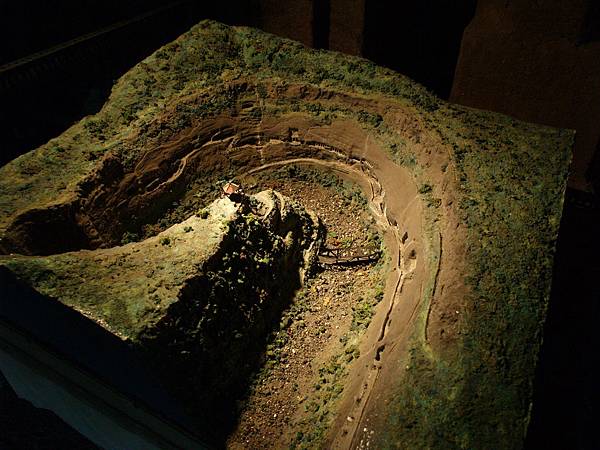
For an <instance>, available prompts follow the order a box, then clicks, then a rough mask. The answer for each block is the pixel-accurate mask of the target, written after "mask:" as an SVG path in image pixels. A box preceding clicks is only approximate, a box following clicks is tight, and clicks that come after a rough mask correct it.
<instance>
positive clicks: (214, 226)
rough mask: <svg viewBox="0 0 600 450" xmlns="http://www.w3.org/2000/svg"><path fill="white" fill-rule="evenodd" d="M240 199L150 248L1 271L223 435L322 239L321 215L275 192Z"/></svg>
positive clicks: (24, 260)
mask: <svg viewBox="0 0 600 450" xmlns="http://www.w3.org/2000/svg"><path fill="white" fill-rule="evenodd" d="M235 197H236V200H237V202H235V201H232V200H231V199H230V198H228V197H224V198H221V199H219V200H216V201H215V202H214V203H212V204H211V205H210V206H209V207H207V208H205V209H202V210H201V211H199V212H198V214H197V215H193V216H191V217H189V218H188V219H187V220H185V221H183V222H181V223H179V224H177V225H174V226H172V227H170V228H168V229H167V230H165V231H164V232H162V233H160V234H158V235H156V236H154V237H151V238H149V239H146V240H144V241H141V242H135V243H130V244H126V245H123V246H118V247H113V248H110V249H100V250H92V251H88V250H82V251H77V252H69V253H62V254H59V255H52V256H46V257H42V256H21V255H13V256H0V266H3V267H5V268H8V269H9V270H10V271H11V272H12V273H13V274H14V275H15V276H16V278H17V279H18V280H20V281H21V282H25V283H26V284H28V285H30V286H31V287H33V288H34V289H35V290H36V291H38V292H39V293H41V294H43V295H44V296H45V297H46V298H47V299H48V301H49V302H60V303H62V304H64V305H66V306H69V307H71V308H73V309H74V310H76V311H78V312H79V313H81V314H82V315H84V316H86V317H87V318H89V319H90V320H92V321H93V322H96V323H97V324H99V325H101V326H102V327H104V328H105V329H106V330H107V331H108V332H110V333H112V334H113V335H116V336H118V337H119V338H120V339H121V340H123V341H125V342H127V343H129V344H130V345H131V346H133V347H134V348H135V349H136V350H137V351H138V353H139V354H141V355H142V356H143V357H144V359H146V360H147V361H149V362H150V365H151V366H152V367H154V370H156V372H157V373H159V374H160V376H159V378H161V379H162V380H163V382H164V383H165V385H166V386H167V388H169V390H170V391H171V392H172V393H174V394H175V396H176V397H177V398H178V399H180V400H183V401H184V403H187V406H188V407H189V410H190V412H191V414H193V415H198V416H200V418H201V419H202V420H201V421H200V423H203V424H205V425H206V424H212V426H215V425H214V418H215V417H216V418H219V417H221V416H220V414H221V413H224V411H223V410H224V409H225V408H227V407H231V403H232V402H233V401H234V400H235V399H236V396H237V395H239V394H240V391H242V390H243V386H245V383H246V379H245V377H247V376H248V375H249V374H250V371H251V370H253V369H255V361H256V359H257V358H258V357H259V356H260V351H261V348H262V345H263V343H264V337H265V336H266V335H267V334H268V333H269V331H270V330H271V328H272V327H273V324H274V323H275V324H278V323H279V321H278V317H279V313H280V312H281V311H282V309H283V308H285V307H286V306H287V304H288V302H289V300H290V299H291V298H292V296H293V293H294V291H295V289H297V288H298V287H299V286H300V283H301V278H302V277H303V275H304V273H305V272H306V271H307V270H311V264H314V263H315V261H316V251H317V249H318V244H319V240H320V238H321V233H322V230H321V227H320V223H319V219H318V218H317V217H316V216H314V215H313V214H312V213H310V212H307V211H305V210H304V209H302V208H301V207H299V206H298V205H297V204H296V203H294V202H292V201H291V200H290V199H286V198H285V197H283V196H281V195H279V194H277V193H275V192H273V191H263V192H261V193H259V194H257V195H256V196H252V197H246V196H244V195H243V194H242V195H236V196H235ZM34 313H35V312H34ZM210 430H211V427H210V426H206V427H205V430H204V431H205V432H208V431H210Z"/></svg>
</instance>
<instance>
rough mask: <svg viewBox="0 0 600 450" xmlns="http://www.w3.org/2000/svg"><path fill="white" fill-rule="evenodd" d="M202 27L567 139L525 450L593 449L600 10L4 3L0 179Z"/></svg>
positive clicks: (598, 295) (579, 4)
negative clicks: (567, 162)
mask: <svg viewBox="0 0 600 450" xmlns="http://www.w3.org/2000/svg"><path fill="white" fill-rule="evenodd" d="M541 3H544V5H541ZM204 18H212V19H216V20H220V21H222V22H225V23H228V24H236V25H237V24H242V25H250V26H257V27H259V28H262V29H265V30H266V31H270V32H273V33H275V34H281V35H284V36H286V37H291V38H294V39H297V40H300V41H301V42H303V43H304V44H306V45H309V46H314V47H317V48H325V49H332V50H338V51H345V52H347V53H351V54H355V55H361V56H364V57H366V58H369V59H371V60H373V61H375V62H376V63H378V64H381V65H384V66H387V67H390V68H392V69H395V70H398V71H400V72H402V73H404V74H406V75H408V76H410V77H411V78H413V79H415V80H416V81H418V82H420V83H422V84H423V85H425V86H426V87H428V88H429V89H430V90H432V91H433V92H435V93H436V94H437V95H438V96H440V97H441V98H444V99H450V100H452V101H456V102H458V103H462V104H465V105H467V106H474V107H483V108H486V109H492V110H497V111H500V112H504V113H508V114H511V115H514V116H515V117H517V118H520V119H523V120H529V121H535V122H540V123H546V124H549V125H554V126H562V127H568V128H575V129H576V130H577V132H578V135H577V136H578V137H577V139H578V141H577V144H576V147H575V150H574V151H575V161H576V163H574V166H573V170H572V174H571V178H570V182H569V185H570V188H569V190H568V192H567V198H566V201H565V208H564V213H563V220H562V224H561V230H560V235H559V242H558V247H557V254H556V261H555V269H554V282H553V287H552V298H551V303H550V308H549V313H548V320H547V323H546V331H545V335H544V344H543V348H542V354H541V361H540V364H539V367H538V371H537V377H536V382H535V403H534V407H533V414H532V421H531V426H530V430H529V434H528V436H527V448H529V449H537V448H564V449H595V448H600V438H599V437H598V433H597V432H596V431H595V425H596V419H597V418H598V416H599V415H598V412H599V408H598V401H599V400H600V390H599V387H598V381H597V380H598V379H600V377H599V376H598V375H599V373H600V371H599V367H600V352H598V349H599V347H600V346H599V344H600V338H599V337H598V333H597V332H596V331H595V329H596V326H597V324H598V322H599V319H600V307H599V301H600V288H599V287H598V282H597V280H598V279H600V263H599V261H598V255H600V252H599V250H600V238H599V236H598V231H600V227H599V225H600V220H599V216H600V210H599V208H598V202H597V196H596V194H595V192H597V191H598V189H600V182H599V179H600V176H599V172H600V158H599V157H598V145H597V143H598V140H597V136H598V135H599V134H600V133H599V131H600V114H599V113H598V109H597V108H596V107H595V105H596V103H597V104H598V105H600V84H599V83H600V66H599V65H598V64H597V63H596V61H598V62H600V46H598V42H599V41H600V6H599V5H598V3H597V2H592V1H591V0H572V1H569V2H565V1H562V2H561V1H559V0H548V1H546V2H532V1H527V0H479V1H477V0H421V1H414V0H413V1H403V0H248V1H242V0H237V1H236V0H221V1H220V2H208V1H200V0H197V1H192V0H187V1H179V2H173V1H166V0H129V1H124V0H120V1H116V0H79V1H67V0H55V1H27V0H21V1H6V0H1V2H0V42H2V44H1V45H0V124H1V126H0V130H1V132H2V139H1V140H0V165H1V164H5V163H6V162H8V161H9V160H11V159H13V158H15V157H16V156H18V155H20V154H22V153H25V152H27V151H29V150H31V149H33V148H36V147H37V146H39V145H40V144H42V143H45V142H46V141H48V140H49V139H50V138H52V137H54V136H57V135H59V134H60V133H61V132H62V131H63V130H64V129H66V128H67V127H68V126H70V125H71V124H73V123H74V122H76V121H78V120H79V119H81V118H82V117H83V116H85V115H88V114H93V113H95V112H97V111H98V110H99V108H100V107H101V105H102V104H103V103H104V101H105V99H106V98H107V96H108V94H109V92H110V88H111V86H112V84H113V82H114V80H116V79H117V78H119V77H120V76H121V75H122V74H123V73H124V72H125V71H126V70H127V69H129V68H130V67H132V66H133V65H135V64H136V63H137V62H138V61H139V60H141V59H142V58H144V57H145V56H147V55H149V54H150V53H151V52H152V51H154V50H155V49H156V48H158V47H159V46H161V45H163V44H165V43H167V42H169V41H171V40H173V39H174V38H175V37H177V36H178V35H180V34H181V33H183V32H184V31H186V30H187V29H188V28H189V27H190V26H192V25H193V24H195V23H197V22H198V21H199V20H201V19H204ZM511 42H515V43H516V44H515V46H514V47H511V45H510V43H511ZM65 43H66V44H67V45H65ZM505 43H506V45H504V44H505ZM57 46H59V47H60V48H56V47H57ZM61 46H62V47H61ZM544 76H545V77H547V78H543V77H544ZM544 80H546V81H544ZM596 87H599V88H598V89H596ZM582 105H583V106H582ZM1 384H2V383H0V385H1ZM5 398H8V397H6V396H5ZM11 398H12V397H11ZM3 403H4V404H5V405H6V404H8V402H3ZM4 408H5V409H6V406H4ZM2 411H3V410H2V406H0V419H2V417H5V416H6V414H5V413H6V411H5V410H4V413H2ZM3 414H4V415H3ZM23 417H25V418H26V417H27V414H24V415H23ZM28 417H29V419H23V420H28V423H27V427H29V428H30V429H35V428H36V423H38V424H41V422H40V420H42V419H40V418H39V417H38V416H37V415H36V416H35V417H34V416H33V415H30V416H28ZM11 420H12V422H11V426H15V425H14V423H13V422H14V418H13V419H11ZM1 428H4V427H3V426H2V424H0V429H1ZM38 428H40V429H41V430H42V432H41V433H42V435H46V433H50V432H51V431H49V430H53V429H57V427H56V426H53V427H48V426H45V427H44V426H41V425H40V426H39V427H38ZM58 435H59V436H60V433H59V434H58ZM63 436H64V434H63ZM46 437H47V435H46ZM44 442H45V441H44Z"/></svg>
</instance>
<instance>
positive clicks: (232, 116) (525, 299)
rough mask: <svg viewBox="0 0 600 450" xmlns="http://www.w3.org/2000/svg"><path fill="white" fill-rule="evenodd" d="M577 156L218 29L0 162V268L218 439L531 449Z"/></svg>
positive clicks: (304, 53) (399, 88) (559, 140)
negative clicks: (105, 342)
mask: <svg viewBox="0 0 600 450" xmlns="http://www.w3.org/2000/svg"><path fill="white" fill-rule="evenodd" d="M572 140H573V135H572V133H571V132H566V131H564V130H558V129H553V128H549V127H543V126H537V125H532V124H527V123H522V122H518V121H516V120H514V119H511V118H509V117H507V116H503V115H499V114H494V113H489V112H482V111H477V110H473V109H468V108H464V107H460V106H456V105H452V104H448V103H446V102H444V101H441V100H439V99H437V98H436V97H434V96H433V95H432V94H430V93H429V92H428V91H426V90H425V89H424V88H423V87H421V86H420V85H418V84H416V83H414V82H412V81H410V80H409V79H407V78H405V77H403V76H401V75H398V74H397V73H395V72H393V71H391V70H389V69H384V68H380V67H377V66H375V65H374V64H372V63H370V62H368V61H366V60H363V59H360V58H355V57H350V56H344V55H341V54H338V53H332V52H323V51H314V50H309V49H307V48H305V47H303V46H301V45H300V44H298V43H295V42H292V41H289V40H283V39H280V38H276V37H274V36H272V35H268V34H265V33H262V32H259V31H256V30H253V29H249V28H231V27H227V26H224V25H221V24H218V23H216V22H208V21H207V22H201V23H200V24H199V25H197V26H195V27H194V28H192V29H191V30H190V31H189V32H188V33H186V34H184V35H183V36H181V37H180V38H178V39H177V40H176V41H174V42H173V43H171V44H169V45H167V46H165V47H163V48H161V49H159V50H158V51H157V52H155V53H154V54H153V55H151V56H150V57H148V58H147V59H145V60H144V61H142V62H141V63H139V64H138V65H137V66H135V67H134V68H133V69H131V70H130V71H129V72H128V73H127V74H125V75H124V76H123V77H122V78H121V79H120V80H119V81H118V82H117V83H116V84H115V86H114V87H113V91H112V94H111V97H110V98H109V100H108V102H107V103H106V104H105V105H104V107H103V108H102V110H101V111H100V112H99V113H98V114H96V115H95V116H91V117H87V118H85V119H83V120H82V121H81V122H79V123H78V124H76V125H74V126H73V127H71V128H70V129H68V130H67V131H65V132H64V133H63V134H62V135H61V136H59V137H58V138H56V139H53V140H51V141H50V142H48V143H47V144H46V145H44V146H42V147H40V148H38V149H36V150H34V151H32V152H30V153H27V154H25V155H23V156H21V157H19V158H17V159H16V160H14V161H12V162H11V163H9V164H8V165H6V166H5V167H3V168H2V169H0V175H1V177H0V193H1V194H0V237H1V241H0V249H2V250H3V253H4V255H3V256H0V266H2V268H3V271H5V273H7V274H9V275H7V276H10V277H13V278H14V279H15V280H17V281H18V282H19V283H22V284H24V285H26V286H29V287H30V288H33V289H34V290H35V291H36V292H38V293H39V294H41V296H42V297H43V298H45V301H47V302H50V303H52V302H55V303H59V304H60V305H64V306H66V307H68V310H69V311H72V310H74V311H76V312H77V313H79V314H80V315H81V316H83V318H85V321H87V322H89V324H90V325H89V326H90V327H98V328H100V329H101V330H102V332H105V333H107V334H109V335H110V336H112V338H114V339H115V340H118V341H119V342H121V343H123V342H124V343H126V344H127V346H128V347H129V348H130V349H132V351H134V352H135V354H136V355H137V356H138V357H139V358H140V359H141V360H143V361H144V364H145V365H146V366H147V368H148V369H147V370H149V371H150V372H151V373H152V374H153V376H155V377H156V378H157V379H158V380H159V382H160V384H161V386H162V387H164V389H165V391H166V392H168V394H169V395H170V396H171V397H172V398H173V399H175V401H177V402H178V403H179V404H181V408H182V410H183V411H185V414H186V416H187V417H188V418H189V420H190V422H191V423H192V425H190V428H189V429H190V432H191V433H193V434H195V435H196V436H198V437H200V438H201V439H202V440H203V441H205V442H208V443H211V444H213V445H218V446H219V445H220V446H222V445H224V444H225V443H226V444H227V445H228V446H229V447H231V448H259V447H261V446H263V447H264V448H284V447H286V446H289V445H294V446H296V447H298V448H314V447H318V446H325V447H330V446H335V447H338V448H349V447H357V448H366V447H367V446H368V447H370V448H382V446H385V445H387V444H390V445H391V444H393V445H400V446H401V447H404V448H417V447H428V446H432V447H435V446H436V445H439V444H440V442H451V443H454V444H456V445H457V446H462V447H465V448H494V447H498V446H499V447H513V446H515V445H517V446H518V444H519V443H520V442H521V441H522V439H523V436H524V434H525V431H526V428H527V423H528V418H529V414H530V402H531V396H532V388H531V382H532V380H533V375H534V370H535V366H536V362H537V354H538V351H539V346H540V345H541V337H540V336H541V334H540V333H541V329H542V326H543V321H544V317H545V312H546V307H547V301H548V295H549V288H550V277H551V268H552V257H553V251H554V243H555V240H556V236H557V232H558V225H559V221H560V212H561V207H562V201H563V195H564V189H565V183H566V174H567V166H568V164H569V150H570V148H571V145H572ZM42 301H43V300H42Z"/></svg>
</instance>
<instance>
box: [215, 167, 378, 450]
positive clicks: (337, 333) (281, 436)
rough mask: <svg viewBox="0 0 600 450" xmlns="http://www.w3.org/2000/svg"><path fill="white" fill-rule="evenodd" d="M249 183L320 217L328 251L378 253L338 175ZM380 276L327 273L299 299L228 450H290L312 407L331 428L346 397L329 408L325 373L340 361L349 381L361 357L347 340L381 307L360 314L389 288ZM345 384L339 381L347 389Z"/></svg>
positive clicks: (352, 191)
mask: <svg viewBox="0 0 600 450" xmlns="http://www.w3.org/2000/svg"><path fill="white" fill-rule="evenodd" d="M244 181H245V182H246V183H250V186H252V187H255V186H256V187H257V188H259V189H264V188H271V189H274V190H277V191H279V192H281V193H283V194H284V195H286V196H288V197H291V198H293V199H295V200H297V201H299V202H300V203H301V204H302V205H303V206H304V207H306V208H308V209H311V210H313V211H314V212H316V213H317V214H318V215H319V217H320V218H321V220H323V223H324V224H325V226H326V228H327V239H326V243H325V245H326V246H327V247H328V248H332V247H342V248H346V249H347V251H348V252H350V251H351V250H350V249H349V247H352V248H364V249H368V251H373V250H376V249H378V248H379V245H380V244H379V242H380V237H379V233H378V232H377V230H376V228H375V225H374V219H373V218H372V217H371V216H370V215H369V213H368V211H367V209H366V199H365V198H364V197H363V196H362V194H360V190H359V188H358V187H357V186H356V185H352V184H349V183H348V182H345V183H343V182H342V181H341V180H339V179H338V178H337V177H335V176H334V175H332V174H325V173H323V174H322V175H318V174H317V173H316V172H315V171H314V170H310V169H309V170H308V171H307V170H306V169H304V168H297V167H296V166H292V167H289V166H288V167H285V168H283V169H279V170H277V171H275V172H274V173H269V174H264V173H260V174H257V175H256V176H251V177H248V178H246V179H245V180H244ZM326 185H328V186H327V187H326ZM381 272H382V271H381V265H378V266H375V265H374V264H370V265H358V266H349V267H343V266H322V271H321V272H320V273H318V274H317V275H316V276H315V277H314V278H313V279H311V280H309V281H308V283H306V285H305V286H304V287H303V288H302V289H301V290H300V291H299V292H298V294H297V296H296V299H295V303H294V306H293V307H292V308H291V309H290V310H289V311H288V312H287V314H285V315H284V317H283V319H282V323H281V330H280V331H279V332H278V333H276V334H275V335H274V337H273V340H272V344H271V345H270V347H269V348H270V350H268V351H267V355H266V358H265V365H264V368H263V370H262V371H261V372H260V373H259V374H258V375H257V377H256V379H255V382H254V385H253V386H252V390H251V393H250V394H249V396H248V399H247V400H246V402H245V403H244V404H243V406H242V408H241V415H240V418H239V423H238V426H237V429H236V430H235V431H234V432H233V433H232V435H231V436H230V437H229V439H228V442H227V446H228V447H229V448H232V449H237V448H240V449H241V448H245V449H246V448H252V449H253V448H286V447H288V446H289V445H290V444H291V443H292V442H294V441H295V440H297V439H296V438H297V436H298V433H300V435H303V434H304V433H306V432H307V431H306V430H305V428H306V427H305V425H307V423H310V421H311V419H312V417H313V416H314V411H313V409H314V406H313V407H311V405H317V404H318V405H319V410H320V411H319V412H320V417H321V418H322V422H325V424H326V423H328V422H329V420H330V419H331V418H332V413H333V412H334V410H335V407H332V404H335V403H336V400H337V397H338V396H339V394H340V393H341V390H340V391H339V392H335V393H334V394H333V395H331V396H329V397H330V398H328V399H327V402H326V403H327V404H326V405H323V404H322V400H323V398H322V395H320V394H321V392H320V391H321V389H322V385H321V380H322V377H320V372H323V369H324V368H326V367H327V365H328V363H330V364H331V362H332V361H336V362H337V360H338V359H340V358H339V355H340V354H342V355H343V356H344V357H343V358H342V361H341V362H339V364H340V375H341V377H340V378H342V379H344V378H345V377H346V375H347V366H349V365H350V364H351V362H352V361H353V360H354V359H355V355H356V352H355V351H353V349H355V348H356V346H355V343H354V342H349V340H356V339H357V338H358V336H360V335H361V334H362V332H363V331H364V329H365V328H366V326H367V325H368V322H370V319H371V314H373V311H372V307H373V306H374V305H375V303H376V302H377V299H372V302H369V303H368V305H369V307H368V310H365V311H364V313H363V315H364V316H360V315H359V314H357V313H356V312H355V311H357V310H359V309H360V307H361V306H362V305H365V303H364V302H365V298H367V299H369V297H372V296H373V294H374V293H373V286H377V285H382V284H383V283H382V279H381V277H382V273H381ZM381 292H382V291H381ZM361 302H362V303H361ZM361 311H362V310H361ZM280 342H281V344H280ZM342 379H340V380H336V381H339V382H340V383H341V382H342V381H343V380H342ZM334 389H335V388H334ZM325 411H326V412H325ZM316 426H317V425H315V427H316Z"/></svg>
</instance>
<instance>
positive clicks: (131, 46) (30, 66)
mask: <svg viewBox="0 0 600 450" xmlns="http://www.w3.org/2000/svg"><path fill="white" fill-rule="evenodd" d="M258 11H259V8H258V1H253V0H228V1H224V2H221V3H219V2H203V1H192V0H184V1H173V0H171V1H165V0H133V1H117V0H83V1H77V2H75V1H70V0H58V1H52V2H47V1H41V0H40V1H27V0H24V1H22V2H17V1H13V2H1V3H0V39H1V41H0V42H3V45H2V47H0V123H1V124H2V125H1V127H2V141H1V143H0V165H2V164H5V163H6V162H8V161H10V160H11V159H14V158H15V157H17V156H19V155H20V154H23V153H25V152H27V151H29V150H32V149H33V148H36V147H37V146H39V145H41V144H43V143H45V142H47V141H48V140H49V139H51V138H53V137H55V136H58V135H59V134H60V133H62V132H63V131H64V130H65V129H66V128H68V127H69V126H70V125H72V124H73V123H74V122H77V121H78V120H80V119H81V118H82V117H84V116H86V115H89V114H94V113H96V112H97V111H98V110H99V109H100V107H101V106H102V104H103V103H104V101H105V100H106V98H107V96H108V94H109V93H110V89H111V87H112V85H113V83H114V80H116V79H118V78H119V77H120V76H121V75H122V74H123V73H124V72H126V71H127V70H128V69H129V68H131V67H132V66H134V65H135V64H136V63H137V62H139V61H140V60H142V59H143V58H145V57H146V56H148V55H149V54H150V53H152V52H153V51H155V50H156V49H157V48H159V47H160V46H162V45H164V44H165V43H167V42H170V41H171V40H173V39H175V38H176V37H177V36H179V35H180V34H182V33H183V32H185V31H187V30H188V29H189V28H190V27H191V26H192V25H194V24H195V23H197V22H199V21H200V20H202V19H205V18H212V19H216V20H220V21H223V22H226V23H230V24H246V25H256V17H257V12H258Z"/></svg>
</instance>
